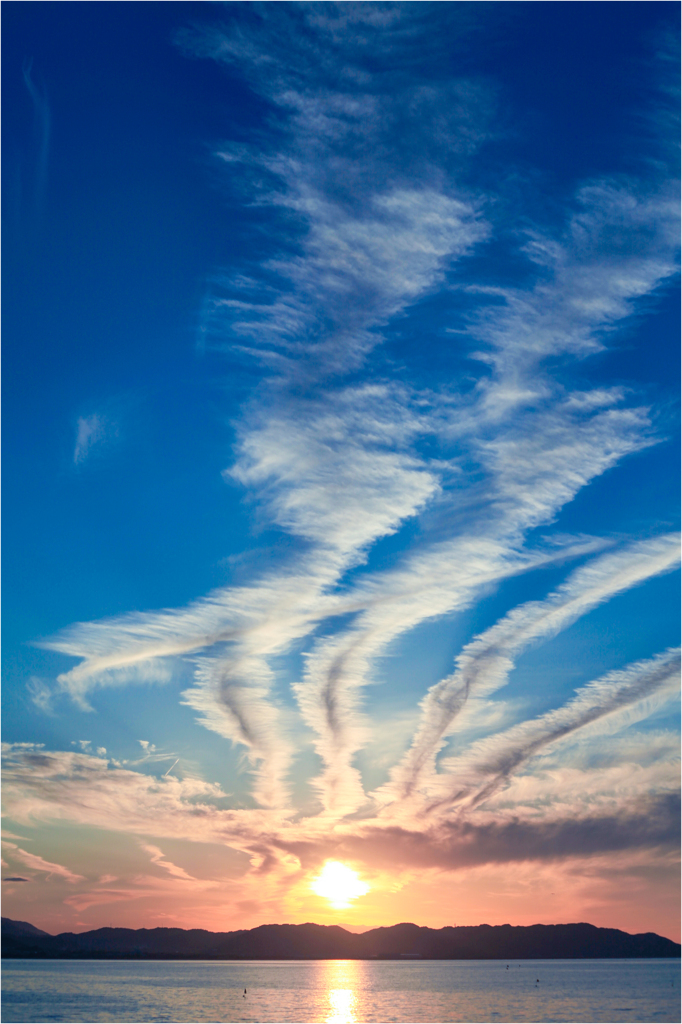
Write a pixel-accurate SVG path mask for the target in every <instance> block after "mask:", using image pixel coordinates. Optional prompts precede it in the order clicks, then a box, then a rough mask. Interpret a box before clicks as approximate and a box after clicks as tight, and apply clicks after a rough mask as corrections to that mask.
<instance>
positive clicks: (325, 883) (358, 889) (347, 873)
mask: <svg viewBox="0 0 682 1024" xmlns="http://www.w3.org/2000/svg"><path fill="white" fill-rule="evenodd" d="M310 888H311V889H312V890H313V892H315V893H317V895H318V896H324V898H325V899H327V900H329V902H330V903H331V905H332V906H333V907H348V906H350V901H351V900H355V899H357V898H358V896H364V895H365V893H366V892H369V886H368V885H367V883H366V882H361V881H360V879H359V878H358V876H357V874H356V873H355V871H353V869H352V868H349V867H348V865H346V864H341V862H340V861H338V860H328V861H326V862H325V865H324V867H323V868H322V871H321V872H320V874H319V875H318V876H317V878H314V879H313V880H312V882H311V884H310Z"/></svg>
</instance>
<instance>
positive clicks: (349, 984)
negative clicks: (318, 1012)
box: [325, 960, 359, 1024]
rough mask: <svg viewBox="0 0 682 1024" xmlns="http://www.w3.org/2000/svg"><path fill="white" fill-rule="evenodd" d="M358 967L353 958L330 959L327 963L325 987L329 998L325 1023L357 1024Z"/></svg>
mask: <svg viewBox="0 0 682 1024" xmlns="http://www.w3.org/2000/svg"><path fill="white" fill-rule="evenodd" d="M358 980H359V978H358V968H357V964H356V963H355V961H353V960H330V961H329V962H328V963H327V971H326V977H325V988H326V989H327V997H328V999H329V1012H328V1015H327V1017H326V1024H357V1021H358V1016H357V1002H358V1000H357V996H356V994H355V989H356V988H357V982H358Z"/></svg>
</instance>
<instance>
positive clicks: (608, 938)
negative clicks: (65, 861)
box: [2, 917, 680, 960]
mask: <svg viewBox="0 0 682 1024" xmlns="http://www.w3.org/2000/svg"><path fill="white" fill-rule="evenodd" d="M2 955H3V957H26V958H33V957H40V958H60V959H68V958H70V957H74V958H79V959H84V958H85V959H89V958H93V959H106V958H115V959H149V960H166V959H169V960H172V959H182V960H188V959H202V960H205V959H217V960H336V959H344V960H370V959H387V960H391V959H392V960H397V959H400V958H401V957H405V956H420V957H422V958H424V959H430V960H522V959H533V960H543V959H544V960H547V959H576V958H591V959H601V958H609V957H679V955H680V946H679V944H678V943H676V942H672V941H671V940H670V939H666V938H663V937H661V936H660V935H655V934H654V933H653V932H646V933H644V934H641V935H629V934H628V933H627V932H622V931H619V930H618V929H616V928H596V927H595V926H594V925H591V924H551V925H547V924H534V925H531V926H529V927H524V926H512V925H509V924H503V925H495V926H492V925H488V924H479V925H476V926H470V927H459V928H438V929H435V928H420V927H419V926H418V925H416V924H396V925H393V926H392V927H390V928H373V929H372V930H371V931H368V932H364V933H363V934H361V935H355V934H353V933H352V932H347V931H346V930H345V929H344V928H340V927H339V926H338V925H331V926H328V925H321V924H263V925H260V927H258V928H251V929H250V930H241V931H236V932H207V931H205V930H204V929H201V928H192V929H188V930H185V929H184V928H137V929H132V928H97V929H96V930H95V931H90V932H81V933H80V934H74V933H73V932H63V933H62V934H61V935H48V933H47V932H43V931H40V929H38V928H34V927H33V925H30V924H27V923H26V922H24V921H12V920H11V919H10V918H7V917H3V918H2Z"/></svg>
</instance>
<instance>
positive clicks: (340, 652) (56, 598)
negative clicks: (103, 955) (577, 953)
mask: <svg viewBox="0 0 682 1024" xmlns="http://www.w3.org/2000/svg"><path fill="white" fill-rule="evenodd" d="M3 15H4V17H3V58H4V59H3V65H2V84H3V89H4V118H3V129H2V130H3V154H4V162H5V175H4V190H3V204H4V208H3V223H4V266H3V270H4V274H3V292H4V301H3V326H4V332H3V337H4V373H3V409H4V417H3V420H4V422H3V427H4V429H3V438H2V439H3V471H4V489H3V494H4V509H3V511H4V516H3V526H4V559H3V593H4V604H3V612H4V615H3V662H4V686H3V727H4V728H3V740H4V746H3V751H4V785H3V799H4V813H5V817H4V831H3V894H4V904H3V913H4V914H5V915H6V916H9V917H12V918H14V919H18V920H24V921H30V922H31V923H33V924H34V925H36V926H38V927H40V928H44V929H45V930H47V931H50V932H53V933H54V932H59V931H83V930H87V929H90V928H97V927H101V926H103V925H109V924H112V925H117V926H125V927H156V926H162V925H163V926H180V927H185V928H188V927H202V928H208V929H211V930H216V931H220V930H222V931H227V930H234V929H237V928H251V927H254V926H256V925H259V924H263V923H274V922H291V923H301V922H304V921H317V922H319V923H322V924H342V925H344V926H346V927H349V928H351V929H355V930H362V929H364V928H369V927H376V926H379V925H390V924H395V923H397V922H400V921H414V922H415V923H417V924H420V925H428V926H430V927H443V926H445V925H453V924H458V925H475V924H481V923H488V924H493V925H495V924H504V923H510V924H514V925H529V924H534V923H565V922H575V921H589V922H591V923H592V924H595V925H599V926H607V927H616V928H623V929H625V930H627V931H630V932H643V931H655V932H658V933H659V934H662V935H666V936H669V937H671V938H679V905H680V904H679V723H680V717H679V648H678V645H679V575H678V568H679V536H678V533H677V532H676V531H677V529H678V523H679V520H678V507H679V500H678V495H679V478H678V466H679V454H678V440H677V437H678V434H677V423H678V393H679V384H678V382H679V355H678V352H679V346H678V338H679V295H678V282H677V276H676V275H677V267H678V263H677V259H678V254H677V249H678V234H679V219H678V218H679V215H678V208H677V207H678V194H679V190H678V185H677V181H678V168H677V153H676V144H677V139H678V128H677V125H676V115H677V111H678V105H679V101H678V98H677V94H676V87H677V82H678V56H677V43H678V37H679V23H678V22H679V9H678V6H677V5H676V4H673V3H669V2H664V3H658V2H645V3H640V2H627V3H621V2H606V3H602V2H593V3H580V4H578V3H563V2H556V3H554V2H551V3H549V2H538V3H507V2H500V3H487V2H477V3H459V2H451V3H430V2H424V3H411V2H404V3H373V2H367V3H354V2H348V3H326V2H314V3H306V2H303V3H288V2H277V3H226V4H222V3H203V2H195V3H183V2H178V3H166V2H159V3H145V2H139V3H135V4H130V3H106V4H102V3H91V2H84V3H66V2H65V3H51V2H48V3H40V4H38V3H29V4H27V3H20V2H6V3H5V4H4V5H3ZM330 862H331V864H330ZM339 865H341V867H339ZM330 878H331V879H332V880H334V879H336V881H335V882H333V884H331V889H330V885H329V884H327V882H325V879H327V880H328V879H330ZM344 878H345V879H346V880H347V879H350V880H351V883H350V884H349V886H348V889H347V890H346V889H344V886H343V884H342V883H343V879H344ZM334 885H336V886H337V888H336V889H334Z"/></svg>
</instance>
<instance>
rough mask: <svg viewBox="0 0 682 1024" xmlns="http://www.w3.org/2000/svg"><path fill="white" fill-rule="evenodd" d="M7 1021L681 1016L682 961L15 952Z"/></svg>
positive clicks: (7, 978)
mask: <svg viewBox="0 0 682 1024" xmlns="http://www.w3.org/2000/svg"><path fill="white" fill-rule="evenodd" d="M536 979H538V980H536ZM244 988H246V990H247V994H246V996H244V995H243V991H244ZM2 1020H3V1021H5V1022H9V1021H21V1022H32V1021H72V1022H75V1021H91V1022H94V1021H117V1022H123V1021H126V1022H127V1021H134V1022H142V1021H177V1022H200V1021H221V1022H232V1024H236V1022H237V1021H263V1022H265V1021H280V1022H285V1021H286V1022H288V1021H301V1022H308V1021H310V1022H313V1021H324V1022H326V1024H360V1022H370V1021H405V1022H406V1021H442V1022H445V1021H472V1022H473V1021H487V1022H494V1021H499V1022H511V1021H547V1022H550V1021H581V1022H586V1021H610V1022H616V1021H649V1022H653V1021H679V1020H680V962H679V960H522V961H521V962H520V964H519V962H512V961H510V962H509V967H508V968H507V964H506V962H504V961H499V960H449V961H413V962H403V963H400V962H398V963H396V962H391V961H367V960H315V961H303V962H301V961H269V962H267V963H264V962H262V961H253V960H252V961H240V962H222V963H218V962H197V961H191V962H190V961H174V962H168V961H164V962H160V961H149V962H146V963H136V962H131V961H126V960H115V961H107V962H101V961H93V960H43V961H39V960H38V961H36V960H5V961H4V962H3V971H2Z"/></svg>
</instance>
